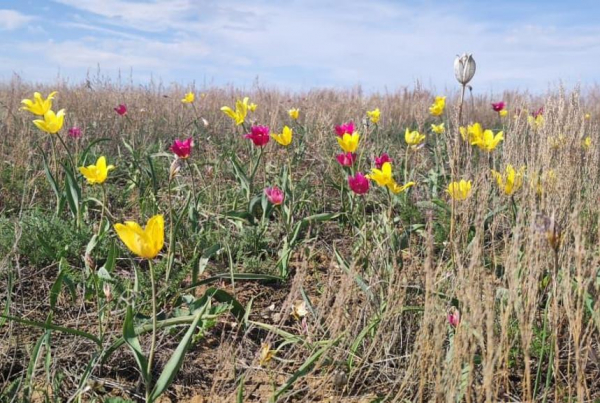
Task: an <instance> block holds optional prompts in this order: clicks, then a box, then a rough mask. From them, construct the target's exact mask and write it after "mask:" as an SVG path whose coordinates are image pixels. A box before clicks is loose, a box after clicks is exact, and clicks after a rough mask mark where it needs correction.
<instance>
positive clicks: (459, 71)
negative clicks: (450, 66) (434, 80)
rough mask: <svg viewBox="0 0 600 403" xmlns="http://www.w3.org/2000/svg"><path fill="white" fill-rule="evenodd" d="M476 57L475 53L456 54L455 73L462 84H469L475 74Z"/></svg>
mask: <svg viewBox="0 0 600 403" xmlns="http://www.w3.org/2000/svg"><path fill="white" fill-rule="evenodd" d="M475 69H476V64H475V59H473V55H470V54H469V55H468V54H466V53H463V55H462V56H458V55H456V59H454V75H455V76H456V79H457V80H458V82H459V83H460V84H462V85H463V86H465V85H467V84H468V83H469V81H471V79H473V76H474V75H475Z"/></svg>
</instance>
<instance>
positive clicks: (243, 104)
mask: <svg viewBox="0 0 600 403" xmlns="http://www.w3.org/2000/svg"><path fill="white" fill-rule="evenodd" d="M248 99H249V98H248V97H245V98H244V100H243V101H240V100H239V99H238V100H237V101H236V102H235V111H234V110H232V109H231V108H230V107H228V106H223V107H222V108H221V110H222V111H223V113H225V114H226V115H227V116H229V117H230V118H231V119H233V120H234V121H235V124H236V125H237V126H239V125H241V124H242V123H244V120H246V115H247V114H248Z"/></svg>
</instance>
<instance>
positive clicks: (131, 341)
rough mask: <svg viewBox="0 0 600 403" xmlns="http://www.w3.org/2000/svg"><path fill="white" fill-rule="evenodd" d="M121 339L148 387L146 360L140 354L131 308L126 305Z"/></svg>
mask: <svg viewBox="0 0 600 403" xmlns="http://www.w3.org/2000/svg"><path fill="white" fill-rule="evenodd" d="M123 339H124V340H125V343H127V345H128V346H129V348H130V349H131V351H132V352H133V356H134V358H135V361H136V362H137V364H138V368H139V369H140V372H141V374H142V376H143V377H144V381H145V383H146V385H148V384H149V382H148V381H149V379H148V378H149V373H148V360H147V358H146V356H145V355H144V353H143V352H142V347H141V346H140V341H139V340H138V337H137V333H136V332H135V329H134V327H133V309H132V308H131V305H127V313H126V315H125V321H124V322H123Z"/></svg>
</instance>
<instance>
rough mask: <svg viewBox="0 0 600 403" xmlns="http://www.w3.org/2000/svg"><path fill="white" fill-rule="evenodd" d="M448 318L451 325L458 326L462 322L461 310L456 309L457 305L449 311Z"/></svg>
mask: <svg viewBox="0 0 600 403" xmlns="http://www.w3.org/2000/svg"><path fill="white" fill-rule="evenodd" d="M447 319H448V324H450V326H452V327H458V324H459V323H460V311H459V310H458V309H456V307H452V308H451V309H450V310H449V311H448V316H447Z"/></svg>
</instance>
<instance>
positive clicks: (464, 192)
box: [446, 179, 471, 200]
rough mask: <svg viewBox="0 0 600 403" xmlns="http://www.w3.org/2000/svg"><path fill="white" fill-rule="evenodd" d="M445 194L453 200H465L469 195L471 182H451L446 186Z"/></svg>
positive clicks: (462, 180)
mask: <svg viewBox="0 0 600 403" xmlns="http://www.w3.org/2000/svg"><path fill="white" fill-rule="evenodd" d="M446 192H447V193H448V194H449V195H450V197H451V198H453V199H454V200H466V199H467V198H468V197H469V195H470V194H471V181H466V180H464V179H461V181H460V182H452V183H450V184H449V185H448V188H447V189H446Z"/></svg>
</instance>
